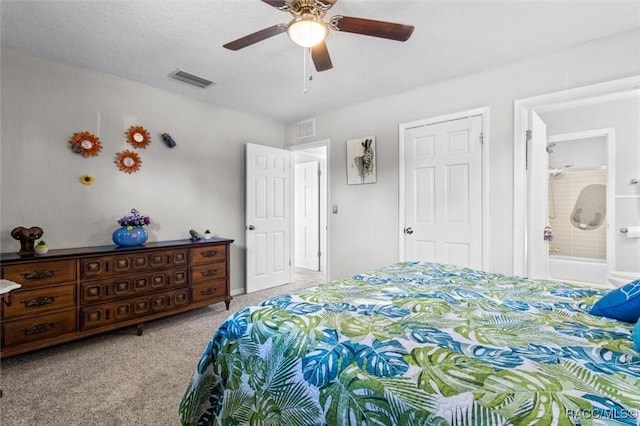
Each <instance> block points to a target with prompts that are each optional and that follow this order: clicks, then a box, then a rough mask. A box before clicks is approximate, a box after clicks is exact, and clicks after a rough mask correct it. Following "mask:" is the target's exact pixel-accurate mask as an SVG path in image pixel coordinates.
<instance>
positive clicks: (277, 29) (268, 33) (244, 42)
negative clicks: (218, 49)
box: [222, 24, 287, 50]
mask: <svg viewBox="0 0 640 426" xmlns="http://www.w3.org/2000/svg"><path fill="white" fill-rule="evenodd" d="M286 31H287V26H286V25H285V24H277V25H274V26H272V27H269V28H265V29H263V30H260V31H256V32H255V33H252V34H249V35H246V36H244V37H241V38H239V39H237V40H234V41H230V42H229V43H227V44H225V45H223V46H222V47H224V48H225V49H229V50H240V49H242V48H244V47H247V46H251V45H252V44H255V43H257V42H259V41H262V40H265V39H268V38H269V37H273V36H276V35H278V34H282V33H284V32H286Z"/></svg>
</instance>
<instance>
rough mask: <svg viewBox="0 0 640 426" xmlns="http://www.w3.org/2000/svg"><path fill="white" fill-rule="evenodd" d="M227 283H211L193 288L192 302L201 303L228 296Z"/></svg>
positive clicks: (223, 280)
mask: <svg viewBox="0 0 640 426" xmlns="http://www.w3.org/2000/svg"><path fill="white" fill-rule="evenodd" d="M226 285H227V281H226V280H225V279H221V280H215V281H209V282H206V283H202V284H196V285H193V286H191V300H192V301H193V302H194V303H195V302H200V301H202V300H207V299H217V298H220V297H224V296H225V295H226Z"/></svg>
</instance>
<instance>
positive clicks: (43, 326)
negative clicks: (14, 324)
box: [22, 322, 56, 336]
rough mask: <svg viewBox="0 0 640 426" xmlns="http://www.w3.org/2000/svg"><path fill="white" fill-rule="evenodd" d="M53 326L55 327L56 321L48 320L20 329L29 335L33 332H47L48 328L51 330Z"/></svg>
mask: <svg viewBox="0 0 640 426" xmlns="http://www.w3.org/2000/svg"><path fill="white" fill-rule="evenodd" d="M54 328H56V323H55V322H48V323H41V324H36V325H34V326H33V327H29V328H25V329H24V330H22V331H24V334H25V335H26V336H31V335H33V334H40V333H44V332H47V331H49V330H53V329H54Z"/></svg>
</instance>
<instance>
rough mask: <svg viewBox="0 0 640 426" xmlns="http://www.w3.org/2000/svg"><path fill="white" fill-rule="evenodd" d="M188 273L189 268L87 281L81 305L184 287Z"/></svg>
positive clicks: (84, 283)
mask: <svg viewBox="0 0 640 426" xmlns="http://www.w3.org/2000/svg"><path fill="white" fill-rule="evenodd" d="M188 271H189V270H188V269H187V268H180V269H173V270H167V271H160V272H151V273H147V274H144V275H126V276H123V277H114V278H109V279H106V280H96V281H85V282H82V283H80V304H81V305H87V304H95V303H102V302H106V301H108V300H114V299H121V298H124V297H135V296H141V295H143V294H145V293H151V292H154V291H158V290H162V289H167V290H168V289H170V288H175V287H184V286H186V285H187V283H188Z"/></svg>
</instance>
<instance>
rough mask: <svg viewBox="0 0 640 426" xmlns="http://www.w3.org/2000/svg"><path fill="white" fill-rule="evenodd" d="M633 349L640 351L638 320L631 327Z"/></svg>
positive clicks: (639, 321) (639, 323)
mask: <svg viewBox="0 0 640 426" xmlns="http://www.w3.org/2000/svg"><path fill="white" fill-rule="evenodd" d="M631 337H633V349H635V350H636V351H638V352H640V320H638V322H637V323H636V326H635V327H633V334H632V335H631Z"/></svg>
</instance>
